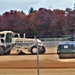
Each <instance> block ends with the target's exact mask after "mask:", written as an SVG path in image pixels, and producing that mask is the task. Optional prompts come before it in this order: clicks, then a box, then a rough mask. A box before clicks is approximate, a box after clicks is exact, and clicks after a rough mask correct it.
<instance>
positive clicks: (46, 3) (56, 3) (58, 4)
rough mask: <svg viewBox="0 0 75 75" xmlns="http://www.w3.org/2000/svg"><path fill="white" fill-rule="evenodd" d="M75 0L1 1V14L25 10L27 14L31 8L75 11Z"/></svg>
mask: <svg viewBox="0 0 75 75" xmlns="http://www.w3.org/2000/svg"><path fill="white" fill-rule="evenodd" d="M74 2H75V0H0V14H3V13H4V12H6V11H10V10H18V11H21V10H23V11H24V12H25V13H26V14H28V11H29V9H30V8H31V7H33V9H34V10H38V9H39V8H41V7H42V8H46V9H51V10H52V9H61V10H65V9H66V8H71V9H73V7H74Z"/></svg>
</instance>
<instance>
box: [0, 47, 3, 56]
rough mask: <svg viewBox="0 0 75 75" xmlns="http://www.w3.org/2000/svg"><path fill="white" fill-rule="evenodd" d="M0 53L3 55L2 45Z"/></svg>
mask: <svg viewBox="0 0 75 75" xmlns="http://www.w3.org/2000/svg"><path fill="white" fill-rule="evenodd" d="M0 55H3V48H2V47H0Z"/></svg>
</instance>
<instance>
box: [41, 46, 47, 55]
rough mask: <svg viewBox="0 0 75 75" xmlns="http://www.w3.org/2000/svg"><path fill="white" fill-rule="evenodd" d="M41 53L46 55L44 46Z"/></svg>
mask: <svg viewBox="0 0 75 75" xmlns="http://www.w3.org/2000/svg"><path fill="white" fill-rule="evenodd" d="M40 51H41V53H42V54H44V53H45V52H46V49H45V47H44V46H42V48H41V49H40Z"/></svg>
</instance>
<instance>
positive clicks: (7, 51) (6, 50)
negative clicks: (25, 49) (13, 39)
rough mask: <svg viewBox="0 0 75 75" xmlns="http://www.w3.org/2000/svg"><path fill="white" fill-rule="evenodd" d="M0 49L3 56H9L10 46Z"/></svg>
mask: <svg viewBox="0 0 75 75" xmlns="http://www.w3.org/2000/svg"><path fill="white" fill-rule="evenodd" d="M2 48H3V55H9V54H10V52H11V49H10V45H8V46H6V47H5V46H2Z"/></svg>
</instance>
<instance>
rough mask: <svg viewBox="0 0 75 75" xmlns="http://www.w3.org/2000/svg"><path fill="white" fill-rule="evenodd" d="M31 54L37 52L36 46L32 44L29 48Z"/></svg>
mask: <svg viewBox="0 0 75 75" xmlns="http://www.w3.org/2000/svg"><path fill="white" fill-rule="evenodd" d="M31 54H37V47H36V46H33V47H32V48H31Z"/></svg>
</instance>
